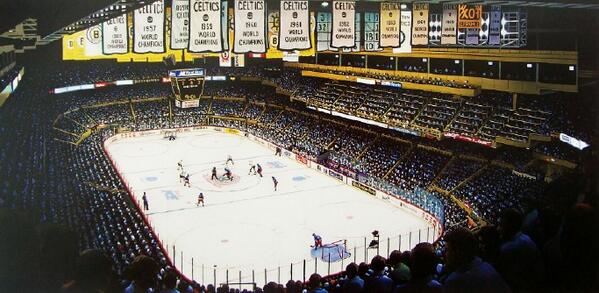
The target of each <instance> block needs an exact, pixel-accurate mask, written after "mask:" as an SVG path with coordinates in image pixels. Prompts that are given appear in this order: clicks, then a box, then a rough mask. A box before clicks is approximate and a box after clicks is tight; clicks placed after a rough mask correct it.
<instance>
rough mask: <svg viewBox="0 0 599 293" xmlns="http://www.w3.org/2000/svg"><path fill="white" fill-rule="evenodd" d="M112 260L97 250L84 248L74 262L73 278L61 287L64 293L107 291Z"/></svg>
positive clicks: (110, 283)
mask: <svg viewBox="0 0 599 293" xmlns="http://www.w3.org/2000/svg"><path fill="white" fill-rule="evenodd" d="M113 277H114V271H113V262H112V260H111V259H110V258H109V257H108V256H106V255H105V254H104V253H102V252H101V251H99V250H92V249H90V250H86V251H84V252H82V253H81V255H80V256H79V258H78V259H77V262H76V264H75V279H74V280H72V281H70V282H68V283H66V284H65V285H64V286H63V287H62V291H63V292H65V293H87V292H108V291H111V289H114V288H111V287H110V286H111V285H114V283H113V281H114V280H113Z"/></svg>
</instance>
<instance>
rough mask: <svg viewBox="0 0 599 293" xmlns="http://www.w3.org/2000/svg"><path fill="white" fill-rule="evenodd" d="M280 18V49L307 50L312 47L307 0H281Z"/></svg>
mask: <svg viewBox="0 0 599 293" xmlns="http://www.w3.org/2000/svg"><path fill="white" fill-rule="evenodd" d="M279 19H280V26H279V50H284V51H291V50H306V49H310V48H311V47H312V44H311V43H310V10H309V8H308V1H307V0H305V1H304V0H290V1H281V8H280V18H279Z"/></svg>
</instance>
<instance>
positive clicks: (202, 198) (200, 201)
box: [196, 192, 204, 207]
mask: <svg viewBox="0 0 599 293" xmlns="http://www.w3.org/2000/svg"><path fill="white" fill-rule="evenodd" d="M200 204H202V206H204V193H202V192H200V195H198V203H196V207H197V206H199V205H200Z"/></svg>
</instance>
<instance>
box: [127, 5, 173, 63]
mask: <svg viewBox="0 0 599 293" xmlns="http://www.w3.org/2000/svg"><path fill="white" fill-rule="evenodd" d="M164 15H165V13H164V0H159V1H156V2H154V3H151V4H148V5H146V6H144V7H142V8H139V9H137V10H135V11H134V12H133V52H135V53H164V49H165V48H164V47H165V46H164Z"/></svg>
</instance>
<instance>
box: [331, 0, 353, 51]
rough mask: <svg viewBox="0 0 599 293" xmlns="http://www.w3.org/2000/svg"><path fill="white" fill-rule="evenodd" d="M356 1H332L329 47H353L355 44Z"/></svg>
mask: <svg viewBox="0 0 599 293" xmlns="http://www.w3.org/2000/svg"><path fill="white" fill-rule="evenodd" d="M355 18H356V2H355V1H333V29H332V32H331V47H333V48H353V47H355V46H356V19H355Z"/></svg>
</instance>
